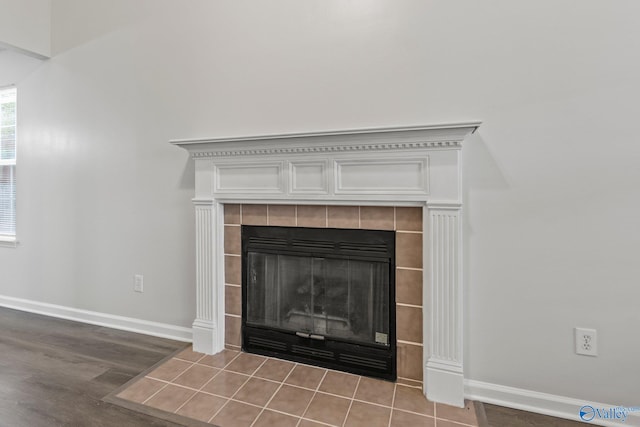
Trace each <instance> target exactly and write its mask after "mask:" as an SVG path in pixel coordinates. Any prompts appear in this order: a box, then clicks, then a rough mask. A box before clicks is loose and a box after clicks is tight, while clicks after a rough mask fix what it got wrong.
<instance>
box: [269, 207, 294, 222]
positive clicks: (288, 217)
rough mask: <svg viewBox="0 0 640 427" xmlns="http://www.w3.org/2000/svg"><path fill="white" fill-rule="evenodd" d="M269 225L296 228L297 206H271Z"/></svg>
mask: <svg viewBox="0 0 640 427" xmlns="http://www.w3.org/2000/svg"><path fill="white" fill-rule="evenodd" d="M268 209H269V225H279V226H288V227H295V225H296V207H295V205H269V207H268Z"/></svg>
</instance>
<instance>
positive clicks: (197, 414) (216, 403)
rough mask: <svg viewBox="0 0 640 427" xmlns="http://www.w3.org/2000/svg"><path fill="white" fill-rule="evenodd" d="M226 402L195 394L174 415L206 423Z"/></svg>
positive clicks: (215, 397)
mask: <svg viewBox="0 0 640 427" xmlns="http://www.w3.org/2000/svg"><path fill="white" fill-rule="evenodd" d="M226 401H227V399H224V398H222V397H217V396H211V395H210V394H206V393H196V395H195V396H193V397H192V398H191V399H189V401H188V402H187V403H185V404H184V406H183V407H182V408H180V409H179V410H178V411H177V412H176V414H178V415H182V416H184V417H188V418H193V419H196V420H198V421H204V422H207V421H209V419H210V418H211V417H213V416H214V415H215V413H216V412H218V410H219V409H220V408H222V405H224V404H225V402H226Z"/></svg>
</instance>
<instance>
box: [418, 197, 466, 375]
mask: <svg viewBox="0 0 640 427" xmlns="http://www.w3.org/2000/svg"><path fill="white" fill-rule="evenodd" d="M428 210H429V229H428V233H429V235H430V236H431V237H430V241H431V248H430V250H429V253H430V268H428V270H429V271H430V272H431V278H430V284H431V293H430V294H429V296H428V298H429V301H425V304H429V306H430V307H431V310H430V311H431V336H430V359H434V360H438V361H442V362H445V361H446V362H450V363H452V364H454V365H460V366H462V289H461V283H462V281H461V276H462V263H461V262H460V258H461V243H462V242H461V240H460V235H461V230H460V228H461V224H460V208H445V209H441V208H439V207H438V208H433V207H431V208H428Z"/></svg>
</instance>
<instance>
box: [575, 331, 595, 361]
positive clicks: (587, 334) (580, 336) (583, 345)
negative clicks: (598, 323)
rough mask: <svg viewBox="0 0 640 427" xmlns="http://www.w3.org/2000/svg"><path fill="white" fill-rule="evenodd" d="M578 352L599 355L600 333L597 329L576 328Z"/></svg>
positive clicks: (586, 354)
mask: <svg viewBox="0 0 640 427" xmlns="http://www.w3.org/2000/svg"><path fill="white" fill-rule="evenodd" d="M575 345H576V354H581V355H584V356H597V355H598V333H597V331H596V330H595V329H588V328H575Z"/></svg>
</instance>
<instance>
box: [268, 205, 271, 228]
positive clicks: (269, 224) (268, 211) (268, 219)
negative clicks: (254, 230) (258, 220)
mask: <svg viewBox="0 0 640 427" xmlns="http://www.w3.org/2000/svg"><path fill="white" fill-rule="evenodd" d="M269 210H270V209H269V204H268V203H267V225H271V224H269Z"/></svg>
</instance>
